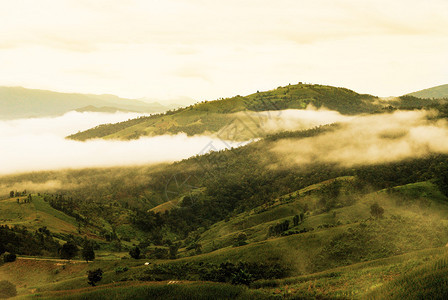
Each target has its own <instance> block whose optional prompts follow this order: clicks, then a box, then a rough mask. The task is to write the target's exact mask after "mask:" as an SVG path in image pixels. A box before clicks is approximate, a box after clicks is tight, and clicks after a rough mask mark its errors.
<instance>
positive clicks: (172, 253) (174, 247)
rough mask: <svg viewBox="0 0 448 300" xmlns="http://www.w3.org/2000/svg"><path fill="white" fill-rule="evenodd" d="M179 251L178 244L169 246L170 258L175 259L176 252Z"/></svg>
mask: <svg viewBox="0 0 448 300" xmlns="http://www.w3.org/2000/svg"><path fill="white" fill-rule="evenodd" d="M178 250H179V244H177V243H174V244H171V245H170V258H171V259H176V258H177V252H178Z"/></svg>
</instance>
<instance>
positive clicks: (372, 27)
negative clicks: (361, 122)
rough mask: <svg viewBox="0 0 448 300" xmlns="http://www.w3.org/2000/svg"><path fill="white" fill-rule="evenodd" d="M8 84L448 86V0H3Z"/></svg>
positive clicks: (100, 87) (1, 59)
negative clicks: (304, 83) (447, 84)
mask: <svg viewBox="0 0 448 300" xmlns="http://www.w3.org/2000/svg"><path fill="white" fill-rule="evenodd" d="M0 28H1V30H0V66H1V72H0V85H21V86H25V87H30V88H41V89H51V90H58V91H76V92H91V93H113V94H117V95H120V96H125V97H135V98H137V97H143V96H147V97H154V98H169V97H176V96H189V97H193V98H195V99H196V100H204V99H209V100H211V99H216V98H219V97H227V96H232V95H236V94H241V95H245V94H249V93H252V92H255V91H256V90H267V89H272V88H275V87H277V86H279V85H286V84H288V83H296V82H298V81H303V82H311V83H322V84H329V85H335V86H344V87H348V88H351V89H354V90H355V91H358V92H365V93H372V94H375V95H379V96H391V95H394V96H396V95H401V94H403V93H407V92H411V91H414V90H418V89H423V88H427V87H431V86H434V85H439V84H445V83H448V58H447V57H448V55H447V53H448V1H447V0H426V1H416V0H395V1H389V0H388V1H385V0H384V1H383V0H336V1H335V0H313V1H302V0H278V1H272V0H269V1H268V0H256V1H255V0H238V1H236V0H225V1H224V0H222V1H217V0H164V1H160V0H159V1H157V0H152V1H151V0H144V1H143V0H142V1H138V0H107V1H106V0H89V1H88V0H71V1H70V0H39V1H35V0H14V1H12V0H0Z"/></svg>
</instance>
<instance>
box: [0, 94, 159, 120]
mask: <svg viewBox="0 0 448 300" xmlns="http://www.w3.org/2000/svg"><path fill="white" fill-rule="evenodd" d="M0 106H1V107H2V109H1V110H0V119H16V118H28V117H46V116H56V115H62V114H64V113H66V112H69V111H72V110H76V109H80V108H85V107H88V106H94V107H109V110H110V109H111V108H113V109H114V110H115V111H117V110H118V111H120V110H123V111H135V112H144V113H152V112H161V111H164V110H166V108H165V107H164V106H162V105H160V104H158V103H153V104H149V103H145V102H142V101H138V100H133V99H125V98H119V97H117V96H114V95H91V94H74V93H57V92H52V91H45V90H35V89H25V88H22V87H0Z"/></svg>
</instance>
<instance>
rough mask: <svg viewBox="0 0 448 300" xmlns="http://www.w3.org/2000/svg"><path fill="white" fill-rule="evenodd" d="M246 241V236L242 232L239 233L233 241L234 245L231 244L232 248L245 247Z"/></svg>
mask: <svg viewBox="0 0 448 300" xmlns="http://www.w3.org/2000/svg"><path fill="white" fill-rule="evenodd" d="M246 240H247V235H246V234H245V233H244V232H240V233H239V234H238V236H237V237H236V239H235V243H234V244H233V247H239V246H244V245H247V242H246Z"/></svg>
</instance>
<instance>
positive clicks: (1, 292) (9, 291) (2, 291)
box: [0, 280, 17, 298]
mask: <svg viewBox="0 0 448 300" xmlns="http://www.w3.org/2000/svg"><path fill="white" fill-rule="evenodd" d="M15 296H17V290H16V286H15V285H14V284H12V283H11V282H9V281H6V280H1V281H0V298H10V297H15Z"/></svg>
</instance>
